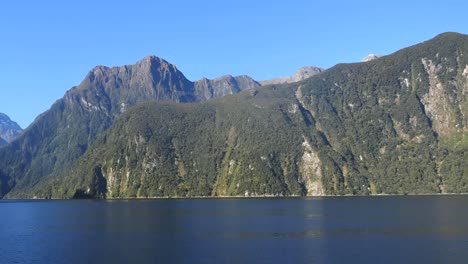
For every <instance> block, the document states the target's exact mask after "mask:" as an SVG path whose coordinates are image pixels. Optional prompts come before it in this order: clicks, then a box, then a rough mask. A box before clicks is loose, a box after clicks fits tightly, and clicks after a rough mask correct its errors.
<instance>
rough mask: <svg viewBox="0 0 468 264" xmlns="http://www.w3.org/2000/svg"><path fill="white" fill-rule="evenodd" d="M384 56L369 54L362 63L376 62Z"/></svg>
mask: <svg viewBox="0 0 468 264" xmlns="http://www.w3.org/2000/svg"><path fill="white" fill-rule="evenodd" d="M382 56H383V55H376V54H369V55H367V56H366V57H364V58H362V60H361V62H368V61H372V60H376V59H378V58H380V57H382Z"/></svg>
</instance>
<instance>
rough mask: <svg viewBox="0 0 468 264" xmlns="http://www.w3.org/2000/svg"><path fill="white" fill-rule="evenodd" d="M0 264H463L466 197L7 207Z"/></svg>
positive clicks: (0, 230)
mask: <svg viewBox="0 0 468 264" xmlns="http://www.w3.org/2000/svg"><path fill="white" fill-rule="evenodd" d="M0 216H1V217H0V263H466V261H467V260H468V196H400V197H326V198H314V199H310V198H297V199H296V198H294V199H293V198H289V199H186V200H185V199H182V200H178V199H175V200H168V199H166V200H164V199H162V200H128V201H121V200H119V201H105V200H95V201H1V202H0Z"/></svg>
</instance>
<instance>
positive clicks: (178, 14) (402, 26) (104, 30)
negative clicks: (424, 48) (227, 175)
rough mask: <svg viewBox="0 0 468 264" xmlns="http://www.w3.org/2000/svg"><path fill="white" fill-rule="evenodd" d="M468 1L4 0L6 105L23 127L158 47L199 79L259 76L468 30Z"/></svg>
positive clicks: (0, 101) (1, 35) (0, 8)
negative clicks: (95, 71)
mask: <svg viewBox="0 0 468 264" xmlns="http://www.w3.org/2000/svg"><path fill="white" fill-rule="evenodd" d="M466 10H468V1H466V0H445V1H432V0H427V1H409V0H404V1H403V0H393V1H359V0H355V1H337V0H327V1H314V0H287V1H284V0H283V1H276V0H269V1H255V0H248V1H247V0H236V1H213V0H209V1H208V0H197V1H183V0H179V1H170V0H166V1H158V0H154V1H149V0H148V1H143V0H132V1H119V0H113V1H104V0H103V1H95V0H94V1H90V0H80V1H49V0H42V1H32V0H31V1H24V0H23V1H22V0H16V1H13V0H6V1H1V2H0V59H1V63H0V112H3V113H6V114H7V115H9V116H10V117H11V118H12V119H13V120H15V121H17V122H18V123H19V125H20V126H21V127H23V128H25V127H27V126H28V125H29V124H30V123H31V122H32V121H33V120H34V119H35V118H36V117H37V116H38V115H39V114H40V113H42V112H44V111H47V110H48V109H49V108H50V106H51V105H52V104H53V103H54V102H55V101H56V100H58V99H60V98H61V97H62V96H63V95H64V94H65V92H66V91H67V90H69V89H70V88H71V87H73V86H75V85H78V84H79V83H80V82H81V81H82V79H83V78H84V77H85V76H86V74H87V72H88V71H89V70H90V69H92V68H93V67H94V66H96V65H106V66H120V65H126V64H134V63H135V62H136V61H138V60H140V59H141V58H143V57H145V56H147V55H156V56H158V57H161V58H164V59H165V60H167V61H169V62H170V63H172V64H175V65H176V66H177V68H178V69H179V70H181V71H182V72H183V73H184V74H185V76H186V77H187V78H188V79H189V80H192V81H195V80H198V79H200V78H202V77H207V78H216V77H219V76H222V75H225V74H232V75H241V74H247V75H250V76H251V77H253V78H254V79H256V80H265V79H271V78H274V77H280V76H286V75H291V74H293V73H294V72H295V71H296V70H297V69H298V68H299V67H302V66H318V67H322V68H330V67H332V66H333V65H335V64H337V63H348V62H358V61H360V60H361V59H362V58H363V57H365V56H366V55H368V54H370V53H374V54H385V55H386V54H390V53H393V52H395V51H397V50H399V49H401V48H404V47H407V46H410V45H414V44H417V43H420V42H423V41H426V40H428V39H431V38H433V37H435V36H436V35H438V34H440V33H443V32H447V31H452V32H459V33H463V34H468V19H467V16H466Z"/></svg>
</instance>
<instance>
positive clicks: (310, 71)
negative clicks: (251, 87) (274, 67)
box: [260, 66, 324, 85]
mask: <svg viewBox="0 0 468 264" xmlns="http://www.w3.org/2000/svg"><path fill="white" fill-rule="evenodd" d="M323 71H324V69H322V68H318V67H314V66H306V67H302V68H300V69H299V70H297V72H296V73H294V74H293V75H291V76H286V77H280V78H275V79H271V80H265V81H260V84H261V85H270V84H282V83H293V82H298V81H302V80H305V79H307V78H309V77H312V76H314V75H316V74H319V73H321V72H323Z"/></svg>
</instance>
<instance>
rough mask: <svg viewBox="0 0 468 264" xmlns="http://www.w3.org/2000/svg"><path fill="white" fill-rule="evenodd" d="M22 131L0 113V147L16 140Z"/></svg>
mask: <svg viewBox="0 0 468 264" xmlns="http://www.w3.org/2000/svg"><path fill="white" fill-rule="evenodd" d="M21 132H23V129H21V127H20V126H19V125H18V124H17V123H16V122H14V121H12V120H11V119H10V117H8V116H7V115H5V114H3V113H0V145H4V144H7V143H9V142H11V141H13V140H14V139H16V138H17V137H18V136H19V135H20V134H21Z"/></svg>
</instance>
